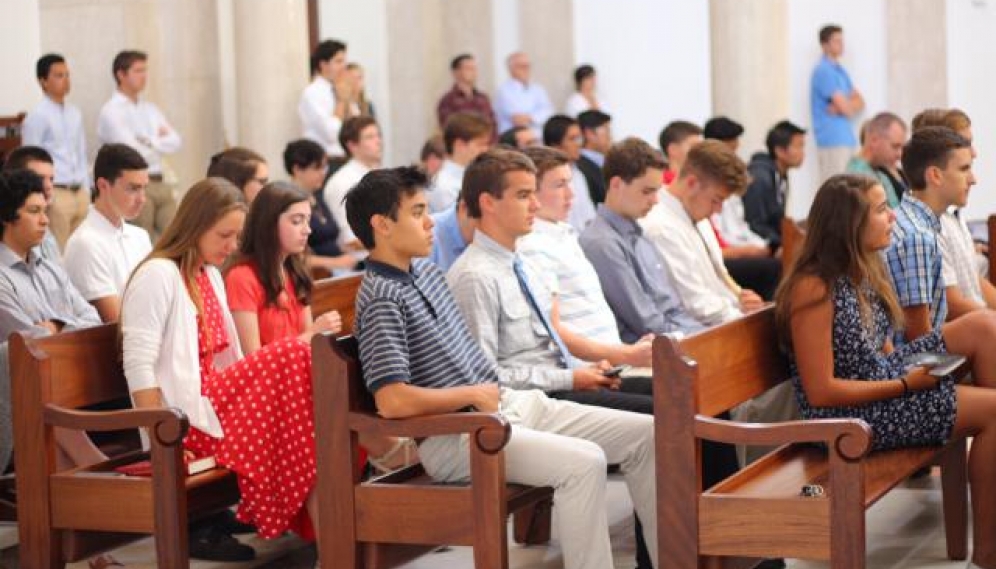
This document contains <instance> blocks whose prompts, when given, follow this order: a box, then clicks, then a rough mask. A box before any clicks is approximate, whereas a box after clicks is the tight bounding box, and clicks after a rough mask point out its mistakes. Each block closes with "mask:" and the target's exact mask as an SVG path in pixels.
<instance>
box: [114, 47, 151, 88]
mask: <svg viewBox="0 0 996 569" xmlns="http://www.w3.org/2000/svg"><path fill="white" fill-rule="evenodd" d="M148 59H149V56H148V55H146V54H145V52H144V51H138V50H134V49H126V50H124V51H122V52H119V53H118V54H117V55H115V56H114V61H113V62H111V75H113V76H114V82H115V83H117V84H118V85H120V84H121V80H120V79H118V73H128V70H129V69H131V66H132V65H135V63H136V62H138V61H147V60H148Z"/></svg>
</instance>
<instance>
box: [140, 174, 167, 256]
mask: <svg viewBox="0 0 996 569" xmlns="http://www.w3.org/2000/svg"><path fill="white" fill-rule="evenodd" d="M175 213H176V198H175V197H173V185H172V184H167V183H165V182H161V181H159V182H153V181H150V182H149V186H148V187H147V188H146V189H145V206H143V207H142V212H141V213H139V214H138V217H136V218H135V219H134V220H132V222H131V223H132V224H134V225H137V226H139V227H141V228H142V229H144V230H146V231H148V232H149V238H150V239H152V242H153V243H155V242H156V240H157V239H159V236H160V235H162V232H163V231H165V230H166V226H167V225H169V222H170V221H172V220H173V214H175Z"/></svg>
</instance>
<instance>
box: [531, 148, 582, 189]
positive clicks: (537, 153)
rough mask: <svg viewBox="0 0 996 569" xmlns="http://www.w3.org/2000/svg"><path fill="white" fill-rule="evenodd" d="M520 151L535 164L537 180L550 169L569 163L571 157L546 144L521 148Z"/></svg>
mask: <svg viewBox="0 0 996 569" xmlns="http://www.w3.org/2000/svg"><path fill="white" fill-rule="evenodd" d="M522 153H523V154H525V155H526V156H528V157H529V159H530V160H532V161H533V164H534V165H535V166H536V181H537V182H539V180H541V179H543V176H544V175H545V174H546V173H547V172H549V171H550V170H553V169H554V168H557V167H558V166H564V165H566V164H570V163H571V159H570V158H568V157H567V155H566V154H564V153H563V152H561V151H560V150H557V149H556V148H550V147H548V146H531V147H529V148H526V149H525V150H523V151H522Z"/></svg>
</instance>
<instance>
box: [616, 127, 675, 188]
mask: <svg viewBox="0 0 996 569" xmlns="http://www.w3.org/2000/svg"><path fill="white" fill-rule="evenodd" d="M665 166H666V163H665V162H664V157H663V156H662V155H661V154H660V153H659V152H657V151H656V150H654V148H653V147H652V146H650V145H649V144H647V143H646V142H644V141H643V140H641V139H639V138H636V137H629V138H627V139H625V140H622V141H620V142H617V143H615V144H613V145H612V147H611V148H609V151H608V152H607V153H606V154H605V164H604V165H603V166H602V175H603V176H604V177H605V183H606V185H608V183H609V182H610V181H611V180H612V178H615V177H616V176H618V177H619V178H621V179H622V181H623V182H626V183H627V184H628V183H630V182H632V181H633V180H634V179H636V178H639V177H640V176H642V175H644V174H645V173H646V172H647V169H649V168H656V169H658V170H663V169H664V167H665Z"/></svg>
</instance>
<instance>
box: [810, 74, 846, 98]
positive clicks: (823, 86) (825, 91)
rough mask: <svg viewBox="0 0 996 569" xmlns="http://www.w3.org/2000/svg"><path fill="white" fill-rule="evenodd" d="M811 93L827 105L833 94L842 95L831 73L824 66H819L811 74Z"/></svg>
mask: <svg viewBox="0 0 996 569" xmlns="http://www.w3.org/2000/svg"><path fill="white" fill-rule="evenodd" d="M813 92H815V93H816V96H817V97H819V98H820V99H822V100H823V101H826V102H827V103H829V102H830V99H831V98H833V96H834V95H835V94H837V93H841V94H844V93H843V91H842V90H841V87H840V85H839V84H838V81H837V78H836V77H835V76H834V73H833V71H832V70H831V69H830V68H829V67H827V66H825V65H821V66H819V67H818V68H816V70H815V71H814V72H813Z"/></svg>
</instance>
